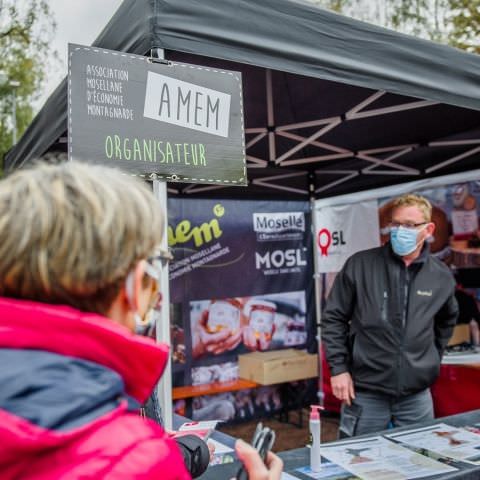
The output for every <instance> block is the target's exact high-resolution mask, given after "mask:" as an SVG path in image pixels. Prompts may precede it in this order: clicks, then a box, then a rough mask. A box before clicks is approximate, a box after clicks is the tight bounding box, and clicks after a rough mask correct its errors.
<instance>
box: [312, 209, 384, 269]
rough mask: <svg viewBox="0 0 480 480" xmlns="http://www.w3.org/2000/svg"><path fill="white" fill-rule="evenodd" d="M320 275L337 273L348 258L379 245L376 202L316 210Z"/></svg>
mask: <svg viewBox="0 0 480 480" xmlns="http://www.w3.org/2000/svg"><path fill="white" fill-rule="evenodd" d="M314 215H315V229H316V231H315V250H316V255H317V265H318V272H319V273H329V272H338V271H340V270H341V268H342V267H343V264H344V263H345V261H346V260H347V258H348V257H350V256H351V255H353V254H354V253H355V252H359V251H360V250H366V249H368V248H373V247H378V246H379V245H380V228H379V222H378V202H377V200H369V201H366V202H361V203H357V204H354V205H352V204H350V205H331V206H323V207H320V208H317V207H315V212H314Z"/></svg>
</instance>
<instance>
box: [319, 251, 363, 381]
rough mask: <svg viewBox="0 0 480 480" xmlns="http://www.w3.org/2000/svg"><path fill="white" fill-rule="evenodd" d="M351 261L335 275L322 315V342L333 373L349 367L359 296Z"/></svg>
mask: <svg viewBox="0 0 480 480" xmlns="http://www.w3.org/2000/svg"><path fill="white" fill-rule="evenodd" d="M351 264H352V260H351V258H350V259H348V260H347V262H345V265H344V267H343V268H342V270H341V271H340V272H339V273H338V275H337V276H336V278H335V281H334V283H333V286H332V289H331V291H330V295H329V296H328V299H327V303H326V305H325V309H324V311H323V315H322V342H323V345H324V346H325V353H326V358H327V362H328V365H329V366H330V372H331V374H332V376H333V375H339V374H340V373H344V372H348V370H349V363H350V348H349V341H348V338H349V331H350V319H351V316H352V312H353V306H354V302H355V298H356V292H355V284H354V282H353V280H352V277H351V274H350V273H351Z"/></svg>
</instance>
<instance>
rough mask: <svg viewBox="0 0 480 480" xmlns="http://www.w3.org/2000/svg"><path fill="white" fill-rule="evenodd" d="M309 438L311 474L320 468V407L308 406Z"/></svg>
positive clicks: (321, 408)
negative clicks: (310, 442)
mask: <svg viewBox="0 0 480 480" xmlns="http://www.w3.org/2000/svg"><path fill="white" fill-rule="evenodd" d="M310 409H311V410H310V420H309V422H308V425H309V427H310V437H311V441H312V444H311V445H310V469H311V470H312V472H319V471H320V468H321V458H320V410H323V407H321V406H320V405H310Z"/></svg>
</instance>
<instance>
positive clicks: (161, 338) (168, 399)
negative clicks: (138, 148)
mask: <svg viewBox="0 0 480 480" xmlns="http://www.w3.org/2000/svg"><path fill="white" fill-rule="evenodd" d="M153 54H154V56H155V57H156V58H159V59H164V58H165V54H164V51H163V49H160V48H156V49H155V51H154V52H153ZM153 192H154V193H155V196H156V197H157V199H158V201H159V203H160V205H161V206H162V209H163V213H164V215H165V228H164V230H163V238H162V245H161V248H162V249H164V250H168V235H167V229H168V211H167V182H166V181H159V180H154V181H153ZM160 285H161V289H162V309H161V311H160V315H158V316H157V317H156V322H157V324H156V334H157V342H162V343H166V344H167V345H170V344H171V341H170V288H169V287H170V285H169V279H168V267H167V268H164V269H162V277H161V279H160ZM156 389H157V395H158V400H159V402H160V407H161V409H162V416H163V426H164V427H165V428H166V429H167V430H172V429H173V412H172V357H171V355H170V354H169V355H168V361H167V364H166V366H165V370H164V372H163V375H162V378H161V380H160V381H159V382H158V384H157V386H156Z"/></svg>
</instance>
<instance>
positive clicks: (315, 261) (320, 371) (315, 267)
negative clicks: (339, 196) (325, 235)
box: [310, 181, 325, 406]
mask: <svg viewBox="0 0 480 480" xmlns="http://www.w3.org/2000/svg"><path fill="white" fill-rule="evenodd" d="M310 190H311V194H312V196H311V198H310V213H311V215H312V229H313V232H312V239H313V280H314V282H315V314H316V315H315V318H316V331H317V337H316V339H317V344H318V390H317V396H318V403H319V404H320V405H322V406H323V405H324V400H325V399H324V393H323V369H322V305H321V293H322V292H321V285H320V283H319V282H320V280H321V278H322V276H323V275H322V274H320V273H319V272H318V258H317V239H316V232H317V227H318V225H317V215H316V213H315V196H314V195H313V192H314V191H315V185H314V184H313V181H312V182H311V184H310Z"/></svg>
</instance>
